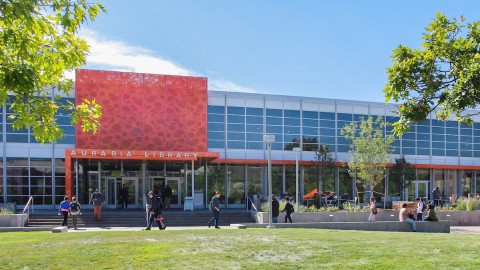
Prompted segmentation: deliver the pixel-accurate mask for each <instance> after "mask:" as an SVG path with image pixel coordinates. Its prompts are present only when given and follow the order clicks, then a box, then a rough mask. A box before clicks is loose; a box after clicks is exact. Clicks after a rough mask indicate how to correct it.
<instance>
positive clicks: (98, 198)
mask: <svg viewBox="0 0 480 270" xmlns="http://www.w3.org/2000/svg"><path fill="white" fill-rule="evenodd" d="M90 203H91V204H93V217H94V218H95V220H96V221H100V219H101V218H102V207H103V195H102V193H100V192H98V188H95V191H94V192H93V194H92V197H91V198H90Z"/></svg>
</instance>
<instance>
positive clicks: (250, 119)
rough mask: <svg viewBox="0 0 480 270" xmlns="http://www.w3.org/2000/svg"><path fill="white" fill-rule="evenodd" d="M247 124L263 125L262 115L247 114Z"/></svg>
mask: <svg viewBox="0 0 480 270" xmlns="http://www.w3.org/2000/svg"><path fill="white" fill-rule="evenodd" d="M247 124H260V125H263V117H262V116H247Z"/></svg>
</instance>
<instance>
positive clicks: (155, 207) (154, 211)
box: [144, 191, 167, 231]
mask: <svg viewBox="0 0 480 270" xmlns="http://www.w3.org/2000/svg"><path fill="white" fill-rule="evenodd" d="M148 198H149V201H150V203H149V204H147V210H148V216H149V219H148V226H147V228H145V229H144V230H147V231H149V230H151V228H152V224H153V221H154V220H155V221H156V222H157V224H158V229H159V230H165V228H167V226H165V224H163V222H162V220H161V218H160V214H161V213H162V211H161V210H160V208H161V202H160V200H159V199H158V197H157V196H155V194H153V191H150V192H148Z"/></svg>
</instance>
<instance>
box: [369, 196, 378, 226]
mask: <svg viewBox="0 0 480 270" xmlns="http://www.w3.org/2000/svg"><path fill="white" fill-rule="evenodd" d="M376 203H377V201H376V200H375V198H373V197H372V198H370V204H369V207H370V216H368V221H369V222H375V221H377V213H378V211H377V206H376Z"/></svg>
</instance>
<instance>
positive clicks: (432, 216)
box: [425, 204, 438, 221]
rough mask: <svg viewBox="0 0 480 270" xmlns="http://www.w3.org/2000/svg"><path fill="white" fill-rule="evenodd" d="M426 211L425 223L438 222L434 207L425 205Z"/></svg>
mask: <svg viewBox="0 0 480 270" xmlns="http://www.w3.org/2000/svg"><path fill="white" fill-rule="evenodd" d="M427 211H428V212H427V218H425V221H438V216H437V212H435V206H434V205H431V204H429V205H427Z"/></svg>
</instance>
